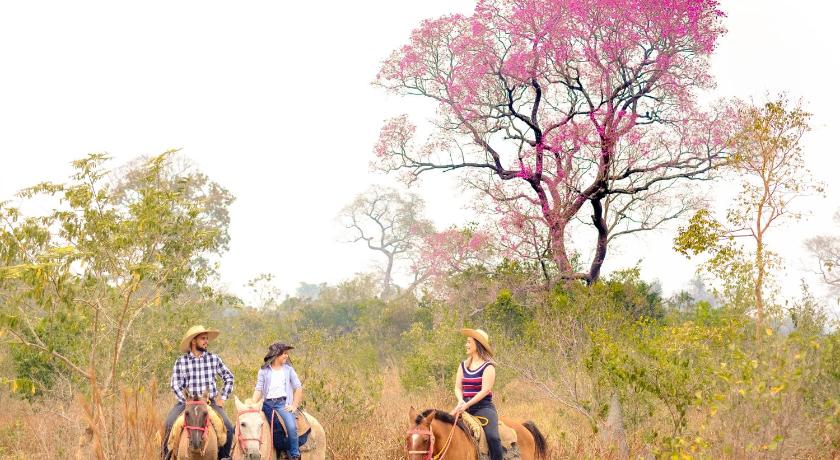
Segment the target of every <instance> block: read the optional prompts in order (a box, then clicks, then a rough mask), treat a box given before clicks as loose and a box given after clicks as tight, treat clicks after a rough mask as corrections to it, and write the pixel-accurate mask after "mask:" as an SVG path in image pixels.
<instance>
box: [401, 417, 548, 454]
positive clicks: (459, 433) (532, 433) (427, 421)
mask: <svg viewBox="0 0 840 460" xmlns="http://www.w3.org/2000/svg"><path fill="white" fill-rule="evenodd" d="M408 416H409V420H410V421H411V423H412V424H413V427H412V428H411V429H410V430H408V433H407V434H406V459H407V460H431V459H458V460H461V459H478V446H477V445H476V443H475V442H473V440H472V437H471V435H469V434H468V429H467V428H466V427H465V426H464V425H463V424H462V423H461V421H460V420H456V419H455V417H453V416H451V415H449V413H448V412H444V411H441V410H437V409H426V410H424V411H423V412H422V413H420V414H418V413H417V412H416V411H415V410H414V408H413V407H412V408H411V411H410V412H409V415H408ZM500 419H501V420H502V421H503V422H504V423H505V425H507V426H509V427H511V428H513V429H514V430H515V431H516V436H517V441H516V443H517V445H518V446H519V451H520V455H521V460H542V459H545V458H547V456H546V444H545V438H544V437H543V435H542V433H540V430H538V429H537V427H536V425H534V423H533V422H530V421H528V422H520V421H517V420H512V419H510V418H507V417H500Z"/></svg>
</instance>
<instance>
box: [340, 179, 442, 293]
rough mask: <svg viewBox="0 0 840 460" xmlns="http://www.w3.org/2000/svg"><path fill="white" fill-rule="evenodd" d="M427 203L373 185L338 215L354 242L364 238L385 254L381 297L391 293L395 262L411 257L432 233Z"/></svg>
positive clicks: (409, 194) (368, 243) (373, 248)
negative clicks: (426, 207) (425, 209)
mask: <svg viewBox="0 0 840 460" xmlns="http://www.w3.org/2000/svg"><path fill="white" fill-rule="evenodd" d="M424 208H425V203H424V202H423V200H422V199H421V198H420V197H419V196H417V195H415V194H413V193H405V194H401V193H400V192H398V191H397V190H395V189H393V188H388V187H378V186H374V187H371V188H370V189H368V190H367V191H366V192H364V193H362V194H360V195H358V196H357V197H356V199H354V200H353V201H352V202H351V203H350V204H348V205H347V206H346V207H345V208H344V209H343V210H342V211H341V214H340V215H339V219H340V220H341V221H342V223H344V225H345V227H346V228H347V229H348V230H349V231H350V233H351V234H352V240H351V242H354V243H356V242H361V241H364V242H365V244H367V247H368V248H369V249H372V250H374V251H377V252H380V253H381V254H382V255H384V256H385V260H386V264H385V268H384V275H383V281H382V298H386V297H388V296H389V295H391V291H392V279H393V278H392V275H393V270H394V265H395V263H396V262H398V261H399V260H402V259H406V258H408V256H410V254H411V252H412V251H414V250H416V248H417V247H418V246H419V245H420V244H421V242H422V241H423V238H424V236H426V235H428V234H430V233H432V232H433V226H432V223H431V222H430V221H429V220H427V219H426V218H424V217H423V210H424Z"/></svg>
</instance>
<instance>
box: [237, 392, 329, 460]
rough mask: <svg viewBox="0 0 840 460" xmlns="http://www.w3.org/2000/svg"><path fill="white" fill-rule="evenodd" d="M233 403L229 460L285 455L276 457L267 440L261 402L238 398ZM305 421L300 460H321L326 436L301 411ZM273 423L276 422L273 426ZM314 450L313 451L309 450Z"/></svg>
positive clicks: (267, 425) (268, 459)
mask: <svg viewBox="0 0 840 460" xmlns="http://www.w3.org/2000/svg"><path fill="white" fill-rule="evenodd" d="M235 402H236V414H237V415H236V419H237V420H236V434H235V436H236V437H235V438H234V441H233V442H234V446H233V449H232V451H231V458H232V459H233V460H275V459H284V458H286V455H285V454H283V453H281V454H279V455H278V454H277V453H276V452H275V450H274V443H273V442H272V440H271V426H270V422H269V421H268V420H267V419H266V418H265V413H263V411H262V401H256V402H253V401H251V400H250V399H246V400H245V402H244V403H243V402H242V401H240V400H239V398H238V397H237V398H235ZM303 415H304V417H306V421H307V422H309V425H310V426H311V427H312V431H311V432H310V433H309V438H308V440H307V441H306V444H304V445H302V446H301V447H300V453H301V457H300V458H301V460H325V459H326V457H327V436H326V433H325V432H324V427H323V426H321V423H320V422H318V420H317V419H315V417H313V416H312V415H310V414H309V413H307V412H306V411H303ZM275 423H277V422H275ZM313 446H314V448H313Z"/></svg>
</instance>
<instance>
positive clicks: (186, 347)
mask: <svg viewBox="0 0 840 460" xmlns="http://www.w3.org/2000/svg"><path fill="white" fill-rule="evenodd" d="M205 332H206V333H207V339H208V340H213V339H215V338H216V337H218V336H219V331H217V330H215V329H207V328H206V327H204V326H193V327H191V328H190V329H189V330H188V331H187V333H186V334H184V338H183V339H181V346H180V347H178V349H179V350H181V351H182V352H184V353H186V352H188V351H190V341H192V339H193V338H195V336H197V335H198V334H204V333H205Z"/></svg>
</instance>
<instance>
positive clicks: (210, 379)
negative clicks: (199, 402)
mask: <svg viewBox="0 0 840 460" xmlns="http://www.w3.org/2000/svg"><path fill="white" fill-rule="evenodd" d="M217 375H218V376H219V377H221V378H222V380H223V381H224V382H225V387H224V388H223V389H222V399H227V398H228V396H229V395H230V392H231V391H233V372H231V371H230V369H228V368H227V366H225V363H223V362H222V358H220V357H219V355H215V354H213V353H210V352H204V353H202V354H201V356H199V357H197V358H196V357H195V356H193V354H192V353H186V354H184V355H182V356H181V357H180V358H178V360H177V361H175V366H174V367H173V368H172V379H171V380H170V386H171V387H172V391H173V392H174V393H175V397H177V398H178V401H181V402H184V401H185V400H186V396H184V389H185V388H186V389H188V390H190V393H193V394H201V393H202V392H203V391H204V390H207V391H208V393H209V396H210V397H211V398H215V397H216V394H217V393H218V390H217V389H216V376H217Z"/></svg>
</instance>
